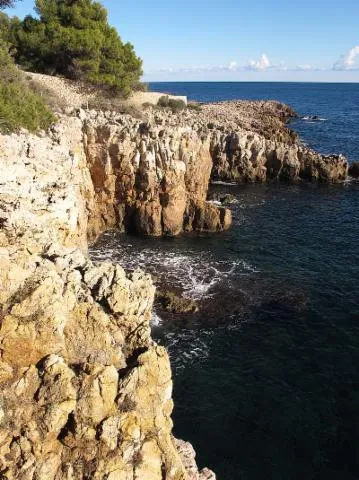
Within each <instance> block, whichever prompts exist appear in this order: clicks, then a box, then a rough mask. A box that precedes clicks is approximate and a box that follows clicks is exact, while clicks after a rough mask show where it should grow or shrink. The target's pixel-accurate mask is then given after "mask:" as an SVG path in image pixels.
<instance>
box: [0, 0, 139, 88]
mask: <svg viewBox="0 0 359 480" xmlns="http://www.w3.org/2000/svg"><path fill="white" fill-rule="evenodd" d="M1 1H4V0H0V2H1ZM35 10H36V13H37V15H38V18H34V17H32V16H27V17H25V19H24V20H23V21H22V22H18V24H17V25H16V20H14V21H12V29H10V30H11V32H12V33H11V37H12V38H11V43H14V44H15V45H14V46H15V59H16V61H17V63H18V64H19V65H21V66H22V67H24V68H25V69H28V70H32V71H37V72H42V73H48V74H60V75H63V76H66V77H69V78H73V79H81V80H85V81H88V82H91V83H93V84H97V85H101V86H104V87H109V88H112V89H114V90H116V91H118V92H121V93H123V94H125V95H126V94H128V93H130V91H131V89H132V88H133V86H134V85H135V84H136V83H137V82H138V81H139V79H140V76H141V75H142V60H141V59H140V58H138V57H137V56H136V54H135V51H134V48H133V46H132V45H131V44H130V43H123V42H122V40H121V38H120V37H119V35H118V33H117V31H116V29H115V28H113V27H111V26H110V25H109V23H108V19H107V11H106V9H105V8H104V7H103V6H102V5H101V4H100V3H99V2H96V1H93V0H36V2H35ZM14 22H15V23H14Z"/></svg>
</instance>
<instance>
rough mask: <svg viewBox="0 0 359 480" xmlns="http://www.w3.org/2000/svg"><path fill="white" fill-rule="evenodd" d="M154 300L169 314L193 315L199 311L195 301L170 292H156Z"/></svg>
mask: <svg viewBox="0 0 359 480" xmlns="http://www.w3.org/2000/svg"><path fill="white" fill-rule="evenodd" d="M156 300H157V302H158V303H159V304H160V306H161V307H162V308H163V309H164V310H165V311H166V312H169V313H194V312H198V310H199V307H198V304H197V302H196V301H195V300H193V299H191V298H185V297H183V296H180V295H177V294H176V293H174V292H170V291H162V290H158V291H157V292H156Z"/></svg>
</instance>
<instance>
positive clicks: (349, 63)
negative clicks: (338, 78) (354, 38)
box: [333, 45, 359, 70]
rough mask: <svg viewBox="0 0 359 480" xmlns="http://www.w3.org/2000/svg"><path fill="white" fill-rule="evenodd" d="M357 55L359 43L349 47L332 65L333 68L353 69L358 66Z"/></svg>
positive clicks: (358, 53)
mask: <svg viewBox="0 0 359 480" xmlns="http://www.w3.org/2000/svg"><path fill="white" fill-rule="evenodd" d="M357 56H359V45H357V46H355V47H353V48H351V49H350V50H349V52H347V53H346V54H345V55H342V56H341V57H340V59H339V60H338V61H337V62H336V63H335V64H334V65H333V70H354V69H357V68H359V65H358V64H357V62H356V59H357Z"/></svg>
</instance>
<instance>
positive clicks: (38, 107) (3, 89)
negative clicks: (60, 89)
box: [0, 80, 54, 133]
mask: <svg viewBox="0 0 359 480" xmlns="http://www.w3.org/2000/svg"><path fill="white" fill-rule="evenodd" d="M53 121H54V116H53V114H52V113H51V111H50V110H49V108H48V107H47V106H46V105H45V103H44V101H43V100H42V99H41V97H38V96H37V95H36V94H35V93H33V92H32V91H31V90H27V89H26V88H24V85H23V84H22V83H21V82H17V81H14V82H11V83H6V82H4V81H3V80H0V130H1V131H2V132H5V133H8V132H12V131H16V130H19V129H20V128H26V129H27V130H30V131H35V130H37V129H39V128H41V129H46V128H48V127H49V125H50V124H51V123H52V122H53Z"/></svg>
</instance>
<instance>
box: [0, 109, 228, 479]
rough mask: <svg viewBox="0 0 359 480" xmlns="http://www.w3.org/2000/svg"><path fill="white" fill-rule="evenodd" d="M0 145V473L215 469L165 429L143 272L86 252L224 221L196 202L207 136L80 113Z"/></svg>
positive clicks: (166, 413)
mask: <svg viewBox="0 0 359 480" xmlns="http://www.w3.org/2000/svg"><path fill="white" fill-rule="evenodd" d="M0 147H1V149H0V167H1V172H2V174H1V179H0V384H1V387H0V388H1V392H2V395H1V399H0V477H1V478H3V479H8V480H15V479H20V478H21V479H24V480H28V479H29V480H30V479H31V480H35V479H36V480H65V479H66V480H81V479H89V478H91V479H101V480H102V479H104V480H105V479H106V480H135V479H141V480H142V479H146V480H147V479H148V480H151V479H153V480H162V479H163V478H166V479H174V480H180V479H181V480H185V479H191V480H198V479H209V478H212V479H213V478H215V476H214V474H213V473H212V472H210V471H209V470H207V469H205V470H204V471H202V472H199V471H198V469H197V466H196V462H195V459H194V451H193V449H191V448H190V447H189V446H188V445H187V444H182V443H181V442H178V441H176V440H175V439H174V437H173V436H172V421H171V412H172V408H173V402H172V376H171V368H170V363H169V359H168V355H167V353H166V351H165V350H164V349H163V348H162V347H159V346H157V345H156V344H155V343H154V342H153V341H152V339H151V331H150V320H151V315H152V313H151V311H152V304H153V301H154V293H155V289H154V287H153V284H152V281H151V278H150V277H149V276H148V275H145V274H144V273H143V272H141V271H135V272H132V273H131V274H128V273H126V272H125V271H124V270H123V269H122V268H121V267H120V266H119V265H111V264H108V263H102V264H94V263H92V262H91V261H90V260H89V259H88V256H87V246H88V242H89V241H91V240H93V239H94V238H96V237H97V236H98V235H99V234H100V233H101V232H103V231H104V230H106V229H108V228H119V229H128V230H131V231H132V230H133V231H136V232H137V233H142V234H152V235H161V234H176V233H179V232H181V231H183V230H187V231H189V230H192V229H197V228H198V229H206V230H207V229H208V230H221V229H223V228H226V227H228V226H229V224H230V213H229V211H228V210H226V209H224V208H222V209H221V208H219V209H218V208H213V206H212V205H211V204H210V203H207V202H206V194H207V184H208V181H209V175H210V169H211V164H210V157H209V154H208V150H206V149H205V148H204V142H203V141H202V139H201V138H200V137H199V136H198V135H197V134H196V133H195V132H192V131H191V130H190V129H182V128H178V129H163V128H157V129H148V126H146V125H143V123H141V122H139V121H138V120H135V119H133V118H131V117H129V116H121V115H112V114H107V115H104V114H102V113H99V112H87V113H84V112H83V111H81V110H80V111H78V112H77V114H76V115H70V116H66V115H64V116H60V119H59V122H58V123H57V124H56V125H55V126H54V127H53V128H52V130H51V131H50V132H48V133H45V132H40V133H39V134H38V135H30V134H29V133H27V132H21V133H20V134H18V135H15V134H14V135H9V136H0ZM159 161H161V162H162V163H161V168H160V167H159V165H158V163H157V162H159ZM183 445H186V448H184V447H183ZM180 446H181V448H180Z"/></svg>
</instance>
